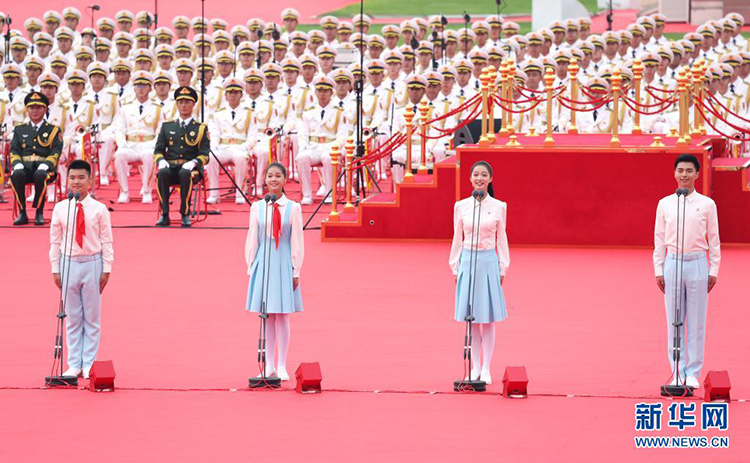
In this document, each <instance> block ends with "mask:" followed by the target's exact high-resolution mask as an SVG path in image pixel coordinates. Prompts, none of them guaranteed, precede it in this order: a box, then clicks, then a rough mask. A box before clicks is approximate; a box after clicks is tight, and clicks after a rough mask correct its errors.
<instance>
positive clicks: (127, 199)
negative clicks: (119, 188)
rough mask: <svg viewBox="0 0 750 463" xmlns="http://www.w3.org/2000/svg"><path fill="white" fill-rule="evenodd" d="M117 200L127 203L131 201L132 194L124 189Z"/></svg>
mask: <svg viewBox="0 0 750 463" xmlns="http://www.w3.org/2000/svg"><path fill="white" fill-rule="evenodd" d="M117 202H118V203H120V204H125V203H129V202H130V195H129V194H128V192H127V191H123V192H122V193H120V196H118V197H117Z"/></svg>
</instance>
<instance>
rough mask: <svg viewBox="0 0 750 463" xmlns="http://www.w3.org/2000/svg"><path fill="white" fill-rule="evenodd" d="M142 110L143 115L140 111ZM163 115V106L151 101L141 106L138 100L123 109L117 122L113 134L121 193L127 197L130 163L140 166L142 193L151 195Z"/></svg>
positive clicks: (116, 169)
mask: <svg viewBox="0 0 750 463" xmlns="http://www.w3.org/2000/svg"><path fill="white" fill-rule="evenodd" d="M141 106H142V107H143V111H142V112H141V111H140V108H141ZM163 114H164V112H163V108H162V107H161V106H160V105H156V104H154V102H153V100H151V99H150V98H149V99H148V100H146V101H145V102H143V103H141V102H140V101H138V100H136V101H135V102H133V103H130V104H127V105H124V106H123V107H122V108H120V112H119V114H118V115H117V117H116V118H115V122H114V124H113V125H114V129H113V130H114V133H115V140H116V142H117V152H115V171H116V172H117V179H118V182H119V183H120V191H121V192H122V193H128V191H129V188H128V170H129V164H130V163H131V162H141V163H142V170H141V192H142V194H143V195H144V196H145V195H148V196H150V195H151V190H152V184H151V183H152V182H151V180H152V179H151V177H152V174H153V171H154V146H155V145H156V136H157V135H158V134H159V130H161V124H162V123H163V122H164V115H163Z"/></svg>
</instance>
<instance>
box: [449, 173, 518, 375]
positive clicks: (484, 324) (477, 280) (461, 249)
mask: <svg viewBox="0 0 750 463" xmlns="http://www.w3.org/2000/svg"><path fill="white" fill-rule="evenodd" d="M471 186H472V188H473V189H474V190H482V191H484V192H485V195H484V196H483V197H482V198H481V199H475V198H474V197H469V198H466V199H462V200H461V201H458V202H456V205H455V206H454V208H453V244H452V246H451V254H450V261H449V263H450V267H451V270H453V276H454V278H455V281H456V310H455V318H456V321H459V322H464V321H466V317H467V315H468V311H469V294H470V287H469V275H470V267H469V260H470V257H469V256H470V254H471V249H472V238H474V239H475V243H476V242H477V241H476V238H475V237H473V236H472V217H473V215H474V214H475V208H477V210H479V209H478V208H479V202H480V201H481V219H479V220H478V222H479V231H478V238H479V239H478V244H476V249H477V253H476V275H475V277H474V298H473V301H474V302H473V304H472V307H473V315H474V323H473V324H472V338H473V339H472V346H471V363H472V370H471V373H470V375H471V376H470V377H471V380H481V381H484V382H486V383H487V384H491V383H492V377H491V375H490V364H491V363H492V351H493V350H494V348H495V326H494V325H493V323H495V322H499V321H502V320H504V319H505V317H507V316H508V312H507V310H506V307H505V296H504V295H503V288H502V284H503V278H504V277H505V273H506V272H507V271H508V267H509V266H510V253H509V251H508V237H507V235H506V234H505V220H506V216H507V210H508V207H507V205H506V204H505V203H504V202H502V201H500V200H498V199H495V198H494V191H493V189H492V167H490V165H489V163H487V162H485V161H479V162H477V163H476V164H474V165H473V166H472V167H471ZM480 354H481V357H483V358H480ZM480 360H481V362H480Z"/></svg>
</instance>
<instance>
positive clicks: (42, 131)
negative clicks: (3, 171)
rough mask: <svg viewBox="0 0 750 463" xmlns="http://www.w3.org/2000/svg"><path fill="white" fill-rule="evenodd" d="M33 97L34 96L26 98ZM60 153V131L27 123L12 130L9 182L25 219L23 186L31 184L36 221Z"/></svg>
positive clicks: (43, 123) (43, 124)
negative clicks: (32, 185)
mask: <svg viewBox="0 0 750 463" xmlns="http://www.w3.org/2000/svg"><path fill="white" fill-rule="evenodd" d="M33 94H35V93H32V94H30V95H33ZM62 149H63V139H62V134H61V131H60V128H59V127H57V126H56V125H52V124H50V123H48V122H47V121H46V120H42V121H41V123H40V124H39V126H38V127H36V126H34V125H33V124H32V123H27V124H22V125H19V126H18V127H16V128H15V129H13V140H12V141H11V144H10V163H11V172H12V173H11V176H10V182H11V185H12V187H13V191H14V193H15V194H16V201H17V202H18V208H19V211H20V212H21V215H20V216H25V215H26V184H27V183H31V182H33V183H34V207H35V208H36V209H37V218H39V216H40V214H41V211H42V210H43V209H44V199H45V197H46V196H45V194H46V192H47V185H48V184H49V183H50V182H51V181H52V180H54V178H55V175H56V173H57V160H58V158H59V157H60V154H61V153H62ZM42 166H44V167H42ZM20 216H19V217H20ZM38 222H39V220H37V223H38ZM42 223H43V219H42ZM19 225H21V223H19Z"/></svg>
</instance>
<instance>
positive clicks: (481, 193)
mask: <svg viewBox="0 0 750 463" xmlns="http://www.w3.org/2000/svg"><path fill="white" fill-rule="evenodd" d="M486 193H487V192H486V191H484V190H477V196H478V197H479V198H484V195H485V194H486Z"/></svg>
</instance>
